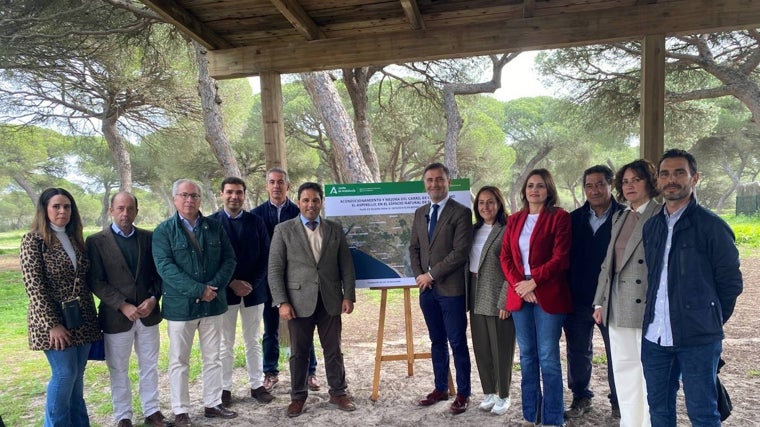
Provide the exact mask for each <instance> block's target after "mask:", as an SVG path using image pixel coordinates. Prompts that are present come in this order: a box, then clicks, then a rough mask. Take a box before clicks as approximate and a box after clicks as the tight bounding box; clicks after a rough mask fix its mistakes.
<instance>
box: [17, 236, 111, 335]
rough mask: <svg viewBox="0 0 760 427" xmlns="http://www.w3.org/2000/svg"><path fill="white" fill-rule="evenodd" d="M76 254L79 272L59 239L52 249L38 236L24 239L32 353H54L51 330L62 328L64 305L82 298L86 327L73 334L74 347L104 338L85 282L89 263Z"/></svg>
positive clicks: (24, 271)
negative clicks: (36, 351) (65, 302)
mask: <svg viewBox="0 0 760 427" xmlns="http://www.w3.org/2000/svg"><path fill="white" fill-rule="evenodd" d="M75 250H76V258H77V268H76V270H75V269H74V266H73V265H71V258H69V256H68V254H66V250H65V249H64V248H63V245H62V244H61V242H59V241H58V239H55V243H54V244H53V246H52V247H47V246H45V243H44V241H43V240H42V237H41V236H40V235H39V234H38V233H36V232H30V233H27V234H25V235H24V237H23V238H22V239H21V251H20V258H21V274H22V276H23V279H24V286H25V287H26V293H27V295H29V308H28V311H27V322H28V327H29V348H30V349H32V350H51V349H52V348H51V346H50V329H52V328H54V327H55V326H56V325H60V324H63V321H62V317H61V302H62V301H65V300H69V299H71V298H72V297H75V296H78V297H79V298H80V300H79V302H80V305H81V307H82V317H83V319H84V325H83V326H82V327H79V328H76V329H72V330H70V332H71V337H72V345H74V346H77V345H82V344H87V343H91V342H93V341H96V340H97V339H99V338H100V337H101V332H100V326H99V325H98V316H97V312H96V311H95V303H94V301H93V298H92V292H90V289H89V288H88V287H87V282H86V280H85V275H86V274H87V269H88V266H89V262H88V261H87V258H86V256H85V253H84V252H82V251H80V250H79V249H76V248H75ZM75 283H76V286H75ZM75 292H76V294H75Z"/></svg>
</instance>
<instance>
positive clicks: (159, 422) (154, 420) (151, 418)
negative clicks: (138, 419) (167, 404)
mask: <svg viewBox="0 0 760 427" xmlns="http://www.w3.org/2000/svg"><path fill="white" fill-rule="evenodd" d="M145 424H147V425H149V426H151V427H166V424H167V419H166V417H165V416H164V414H162V413H161V411H156V412H154V413H152V414H150V415H148V416H147V417H145Z"/></svg>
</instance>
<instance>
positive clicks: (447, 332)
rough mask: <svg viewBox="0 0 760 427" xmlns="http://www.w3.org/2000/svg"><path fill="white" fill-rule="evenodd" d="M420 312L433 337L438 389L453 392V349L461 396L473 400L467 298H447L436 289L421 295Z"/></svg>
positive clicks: (434, 371)
mask: <svg viewBox="0 0 760 427" xmlns="http://www.w3.org/2000/svg"><path fill="white" fill-rule="evenodd" d="M420 308H421V309H422V315H423V316H424V317H425V324H426V325H427V328H428V334H429V335H430V354H431V358H432V359H433V376H434V378H435V389H436V390H438V391H447V390H448V389H449V349H448V347H447V346H446V344H447V341H448V344H449V345H451V353H452V354H453V356H454V369H456V382H457V394H458V395H460V396H463V397H470V392H471V391H470V369H471V365H470V350H469V349H468V348H467V306H466V304H465V297H464V295H462V296H458V297H445V296H442V295H439V294H438V292H437V291H436V289H435V287H434V288H433V289H430V290H427V291H424V292H421V293H420Z"/></svg>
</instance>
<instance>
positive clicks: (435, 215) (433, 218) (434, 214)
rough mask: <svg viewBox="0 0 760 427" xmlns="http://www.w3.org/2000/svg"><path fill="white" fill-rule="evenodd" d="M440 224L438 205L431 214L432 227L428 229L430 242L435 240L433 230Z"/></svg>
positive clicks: (434, 206) (435, 205)
mask: <svg viewBox="0 0 760 427" xmlns="http://www.w3.org/2000/svg"><path fill="white" fill-rule="evenodd" d="M437 222H438V204H434V205H433V212H431V213H430V226H429V227H428V240H433V230H435V224H436V223H437Z"/></svg>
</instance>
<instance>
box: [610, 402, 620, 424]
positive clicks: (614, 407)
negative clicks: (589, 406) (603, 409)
mask: <svg viewBox="0 0 760 427" xmlns="http://www.w3.org/2000/svg"><path fill="white" fill-rule="evenodd" d="M610 407H611V408H612V410H611V412H612V418H615V419H617V420H619V419H620V405H619V404H618V403H617V402H610Z"/></svg>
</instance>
